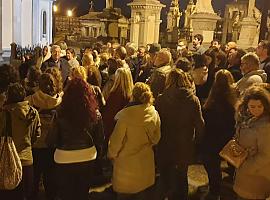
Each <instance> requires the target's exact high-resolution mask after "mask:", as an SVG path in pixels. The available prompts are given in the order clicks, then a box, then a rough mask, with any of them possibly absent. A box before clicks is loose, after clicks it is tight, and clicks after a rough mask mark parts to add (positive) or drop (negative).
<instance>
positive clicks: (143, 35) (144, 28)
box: [138, 15, 149, 46]
mask: <svg viewBox="0 0 270 200" xmlns="http://www.w3.org/2000/svg"><path fill="white" fill-rule="evenodd" d="M148 21H149V19H148V16H147V15H146V16H144V17H142V18H141V20H140V22H139V24H140V32H139V42H138V44H139V46H144V45H146V44H145V41H147V39H148Z"/></svg>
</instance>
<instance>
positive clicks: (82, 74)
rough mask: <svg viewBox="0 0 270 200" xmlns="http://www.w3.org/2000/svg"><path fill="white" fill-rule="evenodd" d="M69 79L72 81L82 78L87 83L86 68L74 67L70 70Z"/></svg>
mask: <svg viewBox="0 0 270 200" xmlns="http://www.w3.org/2000/svg"><path fill="white" fill-rule="evenodd" d="M69 78H70V79H74V78H80V79H82V80H84V81H87V74H86V70H85V68H84V67H82V66H76V67H72V68H71V69H70V74H69Z"/></svg>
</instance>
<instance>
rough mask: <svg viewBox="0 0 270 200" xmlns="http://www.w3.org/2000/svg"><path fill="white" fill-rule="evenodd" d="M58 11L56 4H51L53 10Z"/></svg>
mask: <svg viewBox="0 0 270 200" xmlns="http://www.w3.org/2000/svg"><path fill="white" fill-rule="evenodd" d="M57 11H58V7H57V5H53V12H54V13H56V12H57Z"/></svg>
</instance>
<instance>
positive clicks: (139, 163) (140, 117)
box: [108, 104, 160, 193]
mask: <svg viewBox="0 0 270 200" xmlns="http://www.w3.org/2000/svg"><path fill="white" fill-rule="evenodd" d="M115 120H117V123H116V126H115V128H114V130H113V133H112V135H111V137H110V142H109V150H108V156H109V158H111V159H112V160H113V178H112V184H113V189H114V191H116V192H119V193H138V192H140V191H143V190H145V189H146V188H148V187H150V186H152V185H153V184H154V183H155V162H154V152H153V149H152V146H153V145H155V144H157V143H158V141H159V139H160V119H159V115H158V113H157V111H156V110H155V108H154V106H149V105H145V104H139V105H133V106H129V107H126V108H124V109H123V110H121V111H120V112H118V113H117V115H116V116H115Z"/></svg>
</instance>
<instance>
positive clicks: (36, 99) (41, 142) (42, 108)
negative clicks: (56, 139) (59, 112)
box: [26, 90, 62, 148]
mask: <svg viewBox="0 0 270 200" xmlns="http://www.w3.org/2000/svg"><path fill="white" fill-rule="evenodd" d="M26 100H28V101H29V104H30V105H31V106H34V107H35V108H36V109H37V110H38V112H39V114H40V121H41V137H39V138H38V139H37V141H36V143H35V144H34V146H33V147H34V148H46V147H47V145H46V142H45V139H46V137H47V134H48V131H49V130H48V129H50V126H52V125H53V118H54V116H55V112H56V107H58V106H59V105H60V103H61V102H62V96H61V95H58V94H57V95H54V96H50V95H48V94H45V93H43V92H42V91H41V90H38V91H37V92H36V93H35V94H33V95H30V96H28V97H26Z"/></svg>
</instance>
